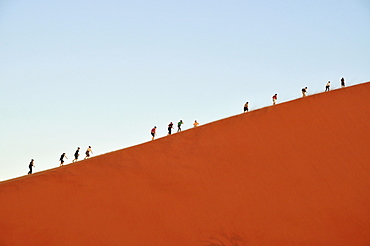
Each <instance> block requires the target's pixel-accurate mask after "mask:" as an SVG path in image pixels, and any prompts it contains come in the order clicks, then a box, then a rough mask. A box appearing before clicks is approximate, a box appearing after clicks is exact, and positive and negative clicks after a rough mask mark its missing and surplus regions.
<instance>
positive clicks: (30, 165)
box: [28, 159, 35, 174]
mask: <svg viewBox="0 0 370 246" xmlns="http://www.w3.org/2000/svg"><path fill="white" fill-rule="evenodd" d="M33 162H34V161H33V159H31V162H30V164H29V165H28V168H29V169H30V171H29V172H28V174H32V167H35V164H34V163H33Z"/></svg>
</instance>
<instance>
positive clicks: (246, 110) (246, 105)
mask: <svg viewBox="0 0 370 246" xmlns="http://www.w3.org/2000/svg"><path fill="white" fill-rule="evenodd" d="M248 105H249V102H246V103H245V104H244V113H245V112H248Z"/></svg>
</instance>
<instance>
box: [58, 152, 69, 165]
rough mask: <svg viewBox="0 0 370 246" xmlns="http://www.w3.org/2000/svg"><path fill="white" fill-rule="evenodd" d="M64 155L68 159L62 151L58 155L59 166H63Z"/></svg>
mask: <svg viewBox="0 0 370 246" xmlns="http://www.w3.org/2000/svg"><path fill="white" fill-rule="evenodd" d="M64 157H65V158H67V159H68V157H67V156H66V153H63V154H62V155H61V156H60V159H59V160H60V166H63V163H64V160H63V159H64Z"/></svg>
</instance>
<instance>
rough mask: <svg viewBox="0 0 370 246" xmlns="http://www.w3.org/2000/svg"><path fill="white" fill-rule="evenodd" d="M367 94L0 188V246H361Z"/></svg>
mask: <svg viewBox="0 0 370 246" xmlns="http://www.w3.org/2000/svg"><path fill="white" fill-rule="evenodd" d="M369 93H370V82H367V83H363V84H359V85H355V86H351V87H347V88H343V89H338V90H333V91H330V92H326V93H320V94H316V95H312V96H308V97H306V98H300V99H296V100H294V101H290V102H286V103H282V104H277V105H274V106H271V107H266V108H262V109H259V110H255V111H252V112H248V113H244V114H240V115H236V116H232V117H229V118H226V119H222V120H219V121H216V122H212V123H209V124H206V125H203V126H200V127H197V128H195V129H189V130H186V131H183V132H181V133H178V134H173V135H172V136H168V137H163V138H159V139H157V140H155V141H150V142H146V143H143V144H140V145H137V146H133V147H129V148H126V149H122V150H118V151H114V152H111V153H107V154H104V155H101V156H97V157H93V158H91V159H88V160H85V161H80V162H77V163H74V164H70V165H66V166H64V167H60V168H55V169H51V170H47V171H43V172H39V173H35V174H33V175H29V176H25V177H21V178H16V179H13V180H8V181H4V182H0V201H1V209H0V218H1V220H0V232H1V236H0V245H204V246H216V245H233V246H234V245H369V244H370V233H369V231H370V212H369V211H370V195H369V188H370V165H369V164H370V151H369V147H370V126H369V122H370V111H369V109H370V102H369V100H368V98H367V97H368V95H369Z"/></svg>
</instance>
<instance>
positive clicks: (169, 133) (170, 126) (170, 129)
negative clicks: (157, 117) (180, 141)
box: [168, 122, 173, 135]
mask: <svg viewBox="0 0 370 246" xmlns="http://www.w3.org/2000/svg"><path fill="white" fill-rule="evenodd" d="M172 129H173V123H172V122H170V124H168V135H171V131H172Z"/></svg>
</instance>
